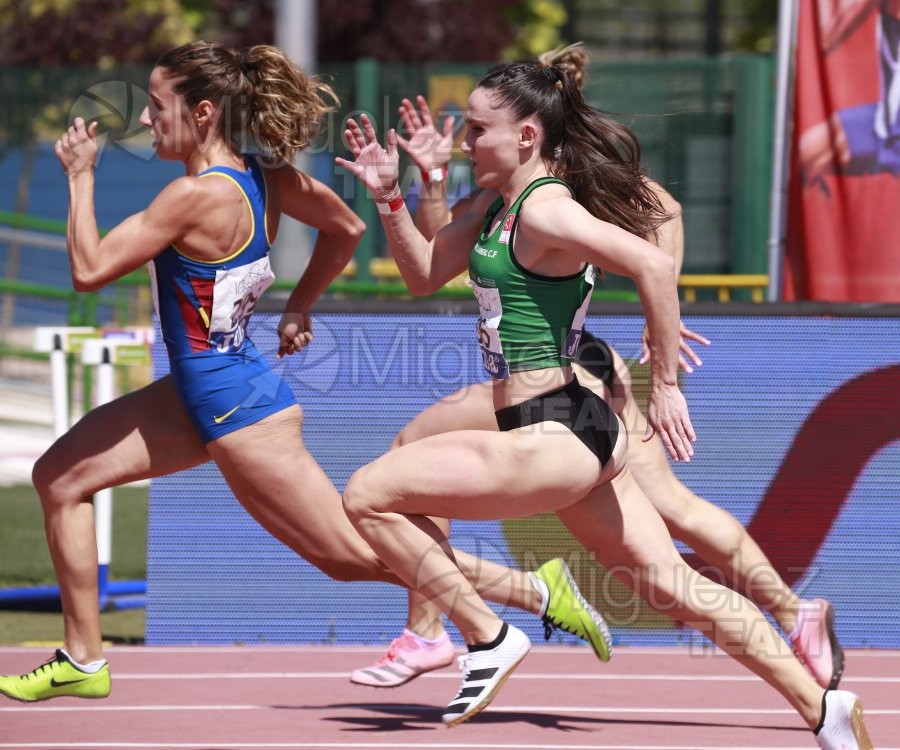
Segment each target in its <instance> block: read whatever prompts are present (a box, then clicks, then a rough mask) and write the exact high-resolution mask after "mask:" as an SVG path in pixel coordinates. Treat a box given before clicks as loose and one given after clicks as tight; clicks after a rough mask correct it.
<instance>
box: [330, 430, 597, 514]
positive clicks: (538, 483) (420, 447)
mask: <svg viewBox="0 0 900 750" xmlns="http://www.w3.org/2000/svg"><path fill="white" fill-rule="evenodd" d="M600 473H601V467H600V465H599V462H598V461H597V457H596V456H595V455H594V454H593V453H591V452H590V451H589V450H588V449H587V448H586V447H585V446H584V444H583V443H582V442H581V441H580V440H579V439H578V438H577V437H576V436H575V435H574V434H572V432H571V431H569V430H568V429H567V428H566V427H564V426H563V425H561V424H559V423H556V422H543V423H541V424H537V425H530V426H528V427H523V428H519V429H515V430H511V431H508V432H488V431H484V430H478V431H473V430H460V431H456V432H451V433H445V434H441V435H434V436H431V437H427V438H423V439H421V440H419V441H416V442H414V443H410V444H407V445H405V446H403V447H401V448H398V449H397V450H394V451H391V452H390V453H387V454H385V455H384V456H382V457H381V458H379V459H377V460H375V461H374V462H372V463H371V464H369V465H368V466H366V467H364V468H363V469H361V470H360V471H358V472H357V473H356V475H354V477H353V479H352V480H351V483H352V484H353V488H352V489H353V491H351V488H350V487H349V486H348V490H347V495H351V496H353V497H355V498H359V497H360V496H364V498H365V504H366V505H367V506H368V507H370V508H372V509H374V510H376V511H378V512H399V513H411V514H422V515H432V516H443V517H446V518H460V519H469V520H487V519H497V518H513V517H517V516H527V515H532V514H534V513H540V512H546V511H553V510H555V509H557V508H560V507H565V506H566V505H569V504H572V503H574V502H577V501H578V500H579V499H580V498H581V497H584V496H585V495H586V494H587V493H588V492H590V490H591V488H592V487H594V486H595V485H596V483H597V482H598V479H599V477H600Z"/></svg>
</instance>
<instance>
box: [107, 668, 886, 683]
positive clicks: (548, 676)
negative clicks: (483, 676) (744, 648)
mask: <svg viewBox="0 0 900 750" xmlns="http://www.w3.org/2000/svg"><path fill="white" fill-rule="evenodd" d="M515 676H516V681H517V682H518V681H520V680H600V681H611V680H612V681H617V682H619V681H622V680H632V681H638V682H758V683H759V684H763V683H762V681H761V680H760V679H759V677H756V676H754V675H690V674H682V675H669V674H611V673H604V674H569V673H566V672H560V673H551V672H516V675H515ZM286 679H290V680H313V679H314V680H322V679H340V680H349V675H348V673H347V672H175V673H172V672H135V673H131V674H129V673H127V672H126V673H123V672H118V671H117V672H114V673H113V680H115V681H116V682H118V681H120V680H286ZM418 679H420V680H457V681H458V680H459V673H458V672H450V671H448V672H437V673H431V674H423V675H420V676H419V677H418ZM848 683H870V684H882V683H883V684H894V683H900V677H850V676H846V677H844V679H843V680H842V681H841V684H842V685H844V684H848Z"/></svg>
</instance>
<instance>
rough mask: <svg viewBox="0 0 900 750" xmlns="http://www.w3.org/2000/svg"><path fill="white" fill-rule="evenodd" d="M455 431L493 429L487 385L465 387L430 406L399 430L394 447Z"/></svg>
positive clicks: (494, 422) (493, 423)
mask: <svg viewBox="0 0 900 750" xmlns="http://www.w3.org/2000/svg"><path fill="white" fill-rule="evenodd" d="M455 430H491V431H496V430H497V420H496V418H495V416H494V402H493V397H492V386H491V383H489V382H485V383H476V384H474V385H470V386H467V387H465V388H462V389H461V390H459V391H457V392H456V393H453V394H451V395H449V396H445V397H444V398H442V399H441V400H440V401H437V402H436V403H434V404H432V405H431V406H429V407H428V408H427V409H425V411H423V412H421V413H420V414H419V415H418V416H416V417H415V419H413V420H412V421H411V422H410V423H409V424H407V425H406V427H404V428H403V430H401V432H400V434H399V435H398V436H397V438H396V440H395V441H394V445H395V446H398V445H406V444H407V443H412V442H415V441H416V440H421V439H422V438H425V437H429V436H432V435H440V434H442V433H445V432H453V431H455Z"/></svg>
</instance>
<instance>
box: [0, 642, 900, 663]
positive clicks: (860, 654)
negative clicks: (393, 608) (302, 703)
mask: <svg viewBox="0 0 900 750" xmlns="http://www.w3.org/2000/svg"><path fill="white" fill-rule="evenodd" d="M54 648H62V643H48V644H46V645H44V644H42V645H28V646H0V654H25V653H34V652H36V651H37V652H42V651H46V650H47V649H54ZM386 648H387V644H385V645H383V646H332V645H327V644H323V645H321V646H308V645H307V646H304V645H294V644H283V645H278V644H276V645H268V646H256V645H251V646H118V645H111V646H107V650H108V651H110V652H111V653H120V654H125V653H141V654H153V653H159V654H208V653H211V652H215V653H221V654H229V653H231V654H250V653H267V654H272V653H301V654H302V653H307V654H309V653H313V654H322V653H333V654H376V653H379V654H380V653H383V652H384V650H385V649H386ZM458 650H459V652H460V653H462V646H459V647H458ZM844 652H845V653H846V654H847V655H848V658H854V659H856V658H877V659H883V658H891V657H893V658H900V649H878V648H868V649H852V648H847V649H844ZM531 653H532V655H539V654H541V653H554V654H558V653H570V654H573V655H581V654H584V653H591V651H590V649H589V647H588V646H587V645H584V646H577V645H573V646H547V645H543V644H535V646H534V648H532V650H531ZM642 655H657V656H659V655H663V656H692V657H699V658H721V659H723V660H724V659H728V658H729V657H728V655H727V654H724V653H722V652H720V651H715V650H713V649H712V648H711V647H705V646H704V647H703V648H698V647H687V646H686V647H683V648H653V647H649V646H648V647H644V646H621V647H618V648H616V649H615V656H616V657H618V656H622V657H626V658H627V657H632V656H642Z"/></svg>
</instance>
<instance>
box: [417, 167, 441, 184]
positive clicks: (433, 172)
mask: <svg viewBox="0 0 900 750" xmlns="http://www.w3.org/2000/svg"><path fill="white" fill-rule="evenodd" d="M420 171H421V172H422V181H423V182H443V181H444V180H446V179H447V165H446V164H445V165H444V166H442V167H434V168H433V169H429V170H428V171H427V172H426V171H425V170H424V169H423V170H420Z"/></svg>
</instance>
